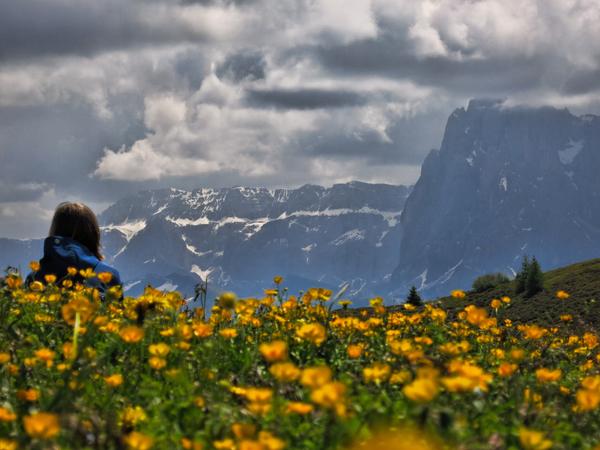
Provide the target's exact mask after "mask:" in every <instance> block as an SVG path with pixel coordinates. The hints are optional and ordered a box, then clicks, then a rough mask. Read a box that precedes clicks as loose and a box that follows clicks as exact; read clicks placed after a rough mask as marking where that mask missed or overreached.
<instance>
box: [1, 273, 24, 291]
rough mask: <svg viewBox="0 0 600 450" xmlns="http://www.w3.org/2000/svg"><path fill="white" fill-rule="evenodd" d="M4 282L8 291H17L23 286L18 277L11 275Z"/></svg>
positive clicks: (21, 280)
mask: <svg viewBox="0 0 600 450" xmlns="http://www.w3.org/2000/svg"><path fill="white" fill-rule="evenodd" d="M5 282H6V285H7V286H8V288H9V289H18V288H20V287H21V285H22V284H23V279H22V278H21V277H20V276H16V275H12V276H8V277H7V278H6V280H5Z"/></svg>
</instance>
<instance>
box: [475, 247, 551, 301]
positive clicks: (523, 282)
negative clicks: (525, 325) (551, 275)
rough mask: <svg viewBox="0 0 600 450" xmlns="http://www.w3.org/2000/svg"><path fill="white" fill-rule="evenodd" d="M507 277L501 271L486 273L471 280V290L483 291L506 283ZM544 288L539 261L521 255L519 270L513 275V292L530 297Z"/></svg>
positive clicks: (508, 279)
mask: <svg viewBox="0 0 600 450" xmlns="http://www.w3.org/2000/svg"><path fill="white" fill-rule="evenodd" d="M509 281H510V278H508V277H507V276H506V275H505V274H503V273H488V274H485V275H481V276H480V277H477V278H476V279H475V281H473V286H472V287H473V290H474V291H475V292H484V291H487V290H489V289H492V288H495V287H497V286H500V285H501V284H504V283H508V282H509ZM542 289H544V274H543V272H542V269H541V267H540V263H539V262H538V260H537V259H536V258H535V256H534V257H532V258H531V259H530V258H529V257H528V256H525V257H523V261H522V263H521V270H520V271H519V273H517V275H516V276H515V294H523V295H524V296H525V297H531V296H533V295H535V294H537V293H538V292H540V291H541V290H542Z"/></svg>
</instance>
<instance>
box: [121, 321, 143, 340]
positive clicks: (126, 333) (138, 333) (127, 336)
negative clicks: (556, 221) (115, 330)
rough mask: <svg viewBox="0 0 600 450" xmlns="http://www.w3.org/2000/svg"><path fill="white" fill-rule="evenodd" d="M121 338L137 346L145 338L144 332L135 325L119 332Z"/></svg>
mask: <svg viewBox="0 0 600 450" xmlns="http://www.w3.org/2000/svg"><path fill="white" fill-rule="evenodd" d="M119 336H121V339H123V341H124V342H127V343H128V344H135V343H136V342H139V341H141V340H142V339H143V338H144V330H143V329H142V328H140V327H136V326H135V325H129V326H126V327H124V328H122V329H121V331H119Z"/></svg>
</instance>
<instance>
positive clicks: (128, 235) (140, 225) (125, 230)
mask: <svg viewBox="0 0 600 450" xmlns="http://www.w3.org/2000/svg"><path fill="white" fill-rule="evenodd" d="M144 228H146V220H145V219H142V220H136V221H134V222H123V223H121V224H119V225H114V224H110V225H104V226H103V227H100V229H101V230H102V231H112V230H116V231H118V232H119V233H121V234H122V235H123V236H124V237H125V240H126V241H127V242H129V241H130V240H131V239H132V238H133V237H134V236H135V235H136V234H138V233H139V232H140V231H142V230H143V229H144Z"/></svg>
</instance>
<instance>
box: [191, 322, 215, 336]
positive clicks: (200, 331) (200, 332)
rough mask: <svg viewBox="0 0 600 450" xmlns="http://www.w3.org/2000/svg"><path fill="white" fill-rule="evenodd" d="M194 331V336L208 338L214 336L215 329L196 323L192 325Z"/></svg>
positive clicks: (202, 323) (206, 324) (208, 325)
mask: <svg viewBox="0 0 600 450" xmlns="http://www.w3.org/2000/svg"><path fill="white" fill-rule="evenodd" d="M192 330H193V332H194V336H196V337H199V338H206V337H209V336H210V335H211V334H212V332H213V327H212V325H210V324H208V323H204V322H194V323H192Z"/></svg>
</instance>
